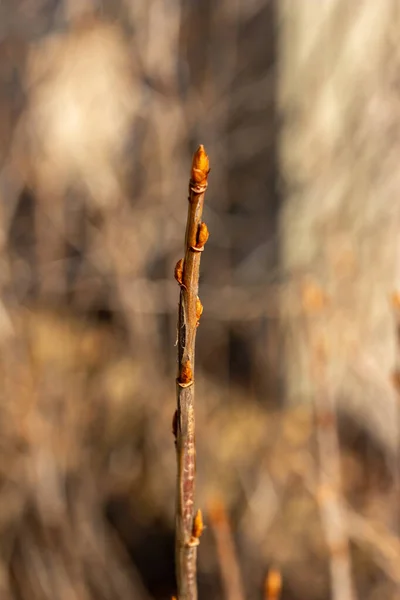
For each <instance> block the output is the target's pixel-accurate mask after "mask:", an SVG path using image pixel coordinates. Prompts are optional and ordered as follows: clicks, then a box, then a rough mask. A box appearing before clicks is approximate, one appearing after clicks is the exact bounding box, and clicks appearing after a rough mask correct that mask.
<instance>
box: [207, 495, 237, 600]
mask: <svg viewBox="0 0 400 600" xmlns="http://www.w3.org/2000/svg"><path fill="white" fill-rule="evenodd" d="M209 516H210V523H211V527H212V530H213V533H214V537H215V542H216V546H217V554H218V562H219V564H220V569H221V578H222V585H223V588H224V598H226V600H244V598H245V595H244V590H243V583H242V576H241V572H240V567H239V561H238V559H237V554H236V549H235V542H234V540H233V535H232V530H231V526H230V523H229V519H228V515H227V513H226V509H225V504H224V502H223V501H222V500H220V499H214V500H213V502H212V503H210V506H209Z"/></svg>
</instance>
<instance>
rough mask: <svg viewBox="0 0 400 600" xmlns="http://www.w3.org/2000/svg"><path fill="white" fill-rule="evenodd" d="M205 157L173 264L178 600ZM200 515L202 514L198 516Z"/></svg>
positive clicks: (186, 596)
mask: <svg viewBox="0 0 400 600" xmlns="http://www.w3.org/2000/svg"><path fill="white" fill-rule="evenodd" d="M209 170H210V169H209V161H208V156H207V154H206V153H205V151H204V147H203V146H199V148H198V150H197V152H196V153H195V154H194V157H193V163H192V171H191V178H190V182H189V208H188V217H187V225H186V236H185V256H184V258H183V259H181V260H179V261H178V263H177V265H176V267H175V279H176V280H177V281H178V283H179V285H180V288H181V292H180V300H179V317H178V377H177V380H176V393H177V411H176V416H175V418H174V425H173V429H174V434H175V437H176V453H177V462H178V473H177V507H176V532H175V533H176V540H175V544H176V546H175V561H176V578H177V587H178V600H197V582H196V559H197V546H198V545H199V535H200V533H201V529H202V527H200V526H199V520H201V513H198V514H197V515H196V517H195V515H194V498H195V476H196V450H195V418H194V366H195V341H196V331H197V327H198V324H199V320H200V316H201V313H202V311H203V307H202V305H201V302H200V299H199V297H198V287H199V271H200V258H201V253H202V250H203V249H204V244H205V243H206V241H207V239H208V229H207V226H206V225H205V223H203V222H202V221H201V218H202V212H203V203H204V194H205V191H206V189H207V176H208V173H209ZM199 515H200V516H199Z"/></svg>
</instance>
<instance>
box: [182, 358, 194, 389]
mask: <svg viewBox="0 0 400 600" xmlns="http://www.w3.org/2000/svg"><path fill="white" fill-rule="evenodd" d="M192 378H193V374H192V366H191V364H190V360H187V361H186V362H185V364H184V365H182V366H181V372H180V376H179V383H181V384H183V385H187V384H189V383H191V382H192Z"/></svg>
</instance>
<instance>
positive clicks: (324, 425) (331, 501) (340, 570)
mask: <svg viewBox="0 0 400 600" xmlns="http://www.w3.org/2000/svg"><path fill="white" fill-rule="evenodd" d="M327 305H328V300H327V298H326V296H325V294H324V292H323V290H322V289H321V288H320V287H319V286H318V285H317V284H314V283H310V285H309V286H308V287H307V289H305V290H304V293H303V306H304V309H305V313H306V315H307V317H308V325H309V330H308V334H309V343H310V354H311V356H310V358H311V377H312V382H313V384H314V409H315V425H316V437H317V451H318V479H319V481H318V493H317V499H318V504H319V509H320V516H321V522H322V528H323V531H324V534H325V538H326V541H327V545H328V550H329V566H330V576H331V587H332V598H333V600H354V599H355V593H354V585H353V580H352V568H351V555H350V543H349V536H348V532H347V530H346V513H345V510H344V505H343V497H342V492H341V471H340V448H339V439H338V432H337V418H336V403H335V397H334V390H333V389H332V383H331V381H330V380H329V376H328V356H327V343H326V340H325V338H324V336H323V334H322V331H323V326H324V322H325V321H324V317H326V314H327V311H326V309H327ZM311 318H314V323H313V324H312V323H311ZM320 328H321V329H320Z"/></svg>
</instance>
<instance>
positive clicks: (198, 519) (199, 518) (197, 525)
mask: <svg viewBox="0 0 400 600" xmlns="http://www.w3.org/2000/svg"><path fill="white" fill-rule="evenodd" d="M203 531H204V523H203V514H202V512H201V510H200V509H198V510H197V512H196V514H195V517H194V519H193V530H192V534H193V537H195V538H199V537H200V536H201V534H202V533H203Z"/></svg>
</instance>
